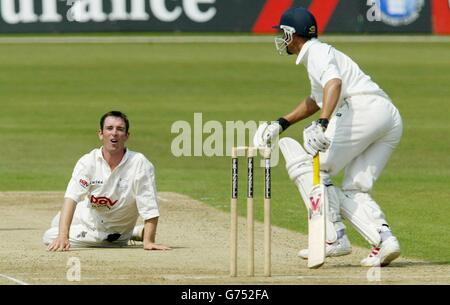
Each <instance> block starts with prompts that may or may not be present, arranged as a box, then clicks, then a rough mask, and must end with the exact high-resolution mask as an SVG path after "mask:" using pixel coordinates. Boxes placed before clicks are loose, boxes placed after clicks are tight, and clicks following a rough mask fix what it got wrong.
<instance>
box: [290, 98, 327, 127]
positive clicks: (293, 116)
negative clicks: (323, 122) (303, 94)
mask: <svg viewBox="0 0 450 305" xmlns="http://www.w3.org/2000/svg"><path fill="white" fill-rule="evenodd" d="M319 109H320V108H319V106H317V104H316V102H315V101H314V100H313V99H312V98H311V97H310V96H308V97H307V98H305V99H304V100H303V101H302V102H301V103H300V104H298V106H297V107H295V108H294V110H292V111H291V112H290V113H288V114H286V115H285V116H284V118H285V119H286V120H287V121H289V123H290V124H294V123H297V122H299V121H301V120H303V119H306V118H307V117H310V116H311V115H313V114H314V113H316V112H317V111H319Z"/></svg>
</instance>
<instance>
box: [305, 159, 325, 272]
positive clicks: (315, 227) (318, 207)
mask: <svg viewBox="0 0 450 305" xmlns="http://www.w3.org/2000/svg"><path fill="white" fill-rule="evenodd" d="M326 205H327V198H326V192H325V186H324V185H323V184H322V183H320V160H319V154H318V153H317V155H315V156H314V158H313V187H312V189H311V192H310V194H309V204H308V268H319V267H320V266H322V265H323V263H324V262H325V251H326V250H325V245H326V241H325V238H326V228H325V217H326V211H327V206H326Z"/></svg>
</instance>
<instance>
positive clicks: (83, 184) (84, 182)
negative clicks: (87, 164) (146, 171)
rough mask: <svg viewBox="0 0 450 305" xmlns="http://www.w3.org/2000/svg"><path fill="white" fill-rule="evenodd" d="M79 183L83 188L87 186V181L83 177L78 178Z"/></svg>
mask: <svg viewBox="0 0 450 305" xmlns="http://www.w3.org/2000/svg"><path fill="white" fill-rule="evenodd" d="M80 185H81V186H82V187H84V188H87V187H88V186H89V182H88V181H86V180H84V179H80Z"/></svg>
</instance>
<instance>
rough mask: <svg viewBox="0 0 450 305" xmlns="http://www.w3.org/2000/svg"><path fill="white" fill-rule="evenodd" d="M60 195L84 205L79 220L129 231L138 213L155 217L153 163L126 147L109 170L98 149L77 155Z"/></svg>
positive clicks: (105, 229) (104, 228) (96, 226)
mask: <svg viewBox="0 0 450 305" xmlns="http://www.w3.org/2000/svg"><path fill="white" fill-rule="evenodd" d="M64 197H65V198H70V199H72V200H74V201H75V202H77V204H78V205H80V204H81V205H82V207H87V208H86V209H84V210H83V211H82V212H81V216H80V217H81V219H80V220H81V221H82V222H83V223H84V224H85V225H87V226H88V227H91V228H94V229H95V230H98V231H101V232H107V233H120V234H124V233H127V232H130V231H132V230H133V227H134V226H135V224H136V220H137V218H138V216H139V215H140V216H141V217H142V218H143V219H144V220H147V219H151V218H155V217H158V216H159V208H158V202H157V194H156V182H155V170H154V166H153V165H152V163H151V162H150V161H148V160H147V158H145V156H144V155H142V154H141V153H137V152H133V151H130V150H128V149H127V150H126V153H125V155H124V156H123V158H122V161H121V162H120V164H119V165H118V166H117V167H116V168H114V170H113V171H111V168H110V166H109V165H108V163H107V162H106V160H105V159H104V158H103V155H102V148H99V149H94V150H92V151H91V152H90V153H88V154H86V155H84V156H83V157H81V158H80V160H78V162H77V164H76V166H75V168H74V170H73V173H72V178H71V179H70V181H69V184H68V186H67V190H66V193H65V196H64ZM77 208H78V207H77Z"/></svg>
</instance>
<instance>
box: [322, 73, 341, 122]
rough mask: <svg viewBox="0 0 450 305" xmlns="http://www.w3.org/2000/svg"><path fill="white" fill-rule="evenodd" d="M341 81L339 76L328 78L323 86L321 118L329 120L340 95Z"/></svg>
mask: <svg viewBox="0 0 450 305" xmlns="http://www.w3.org/2000/svg"><path fill="white" fill-rule="evenodd" d="M341 89H342V81H341V80H340V79H339V78H333V79H331V80H329V81H328V82H327V83H326V84H325V87H324V88H323V105H322V111H321V113H320V118H321V119H327V120H329V119H330V117H331V115H332V114H333V111H334V109H335V108H336V105H337V103H338V101H339V97H340V95H341Z"/></svg>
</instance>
